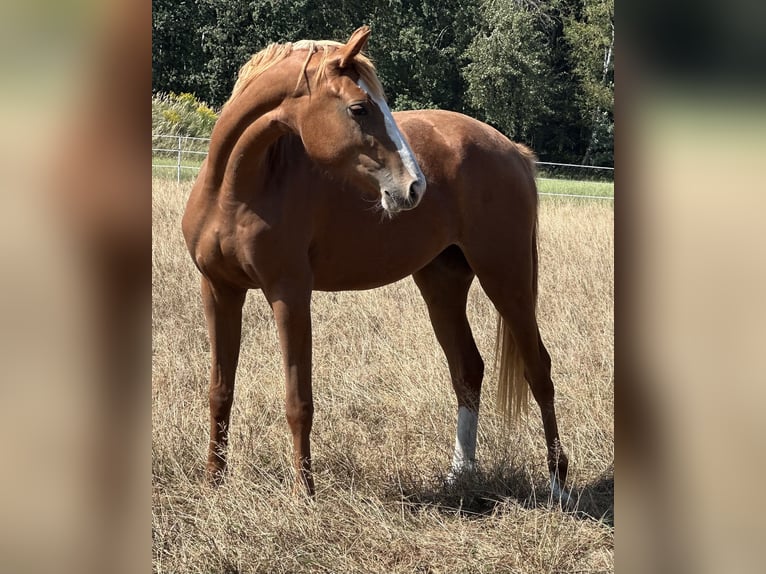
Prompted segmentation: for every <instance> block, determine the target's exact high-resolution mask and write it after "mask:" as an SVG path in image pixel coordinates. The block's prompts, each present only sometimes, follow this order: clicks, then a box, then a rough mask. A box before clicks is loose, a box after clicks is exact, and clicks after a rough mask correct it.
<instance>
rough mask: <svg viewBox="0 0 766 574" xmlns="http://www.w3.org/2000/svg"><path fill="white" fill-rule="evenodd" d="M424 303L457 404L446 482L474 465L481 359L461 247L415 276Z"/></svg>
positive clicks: (469, 277)
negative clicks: (470, 319) (469, 308)
mask: <svg viewBox="0 0 766 574" xmlns="http://www.w3.org/2000/svg"><path fill="white" fill-rule="evenodd" d="M413 278H414V279H415V283H416V284H417V286H418V288H419V289H420V292H421V294H422V295H423V299H424V300H425V302H426V305H427V307H428V314H429V316H430V319H431V324H432V325H433V328H434V333H435V334H436V338H437V340H438V341H439V344H440V346H441V348H442V350H443V351H444V354H445V355H446V358H447V364H448V365H449V371H450V377H451V380H452V386H453V389H454V391H455V395H456V397H457V403H458V415H457V431H456V436H455V450H454V455H453V458H452V469H451V472H450V474H449V478H450V480H451V481H452V480H454V479H455V478H456V477H457V476H459V475H460V474H461V473H463V472H466V471H472V470H474V468H475V458H476V433H477V427H478V422H479V402H480V396H481V383H482V379H483V377H484V362H483V361H482V358H481V355H480V354H479V350H478V349H477V348H476V342H475V341H474V338H473V334H472V333H471V327H470V325H469V324H468V318H467V316H466V301H467V298H468V289H469V287H470V286H471V282H472V281H473V278H474V273H473V271H472V270H471V268H470V267H469V266H468V263H467V262H466V260H465V257H464V256H463V254H462V252H461V251H460V249H459V248H458V247H456V246H452V247H449V248H447V249H446V250H445V251H443V252H442V253H441V254H440V255H439V256H438V257H437V258H436V259H435V260H434V261H432V262H431V263H430V264H429V265H427V266H426V267H424V268H423V269H421V270H420V271H418V272H417V273H415V274H414V275H413Z"/></svg>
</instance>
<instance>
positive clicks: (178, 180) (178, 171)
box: [176, 135, 181, 185]
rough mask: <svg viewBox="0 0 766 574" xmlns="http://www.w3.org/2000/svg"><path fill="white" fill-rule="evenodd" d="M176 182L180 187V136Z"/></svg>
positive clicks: (179, 139) (179, 138)
mask: <svg viewBox="0 0 766 574" xmlns="http://www.w3.org/2000/svg"><path fill="white" fill-rule="evenodd" d="M176 171H177V175H176V181H177V182H178V184H179V185H180V183H181V136H180V135H179V136H178V163H177V164H176Z"/></svg>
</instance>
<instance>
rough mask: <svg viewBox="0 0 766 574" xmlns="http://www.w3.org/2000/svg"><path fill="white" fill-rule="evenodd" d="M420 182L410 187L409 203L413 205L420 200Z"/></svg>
mask: <svg viewBox="0 0 766 574" xmlns="http://www.w3.org/2000/svg"><path fill="white" fill-rule="evenodd" d="M418 187H420V186H419V185H418V182H417V181H416V182H413V184H412V185H410V192H409V194H408V195H407V201H408V202H410V203H411V204H412V203H415V202H416V201H417V200H418Z"/></svg>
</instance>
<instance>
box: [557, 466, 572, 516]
mask: <svg viewBox="0 0 766 574" xmlns="http://www.w3.org/2000/svg"><path fill="white" fill-rule="evenodd" d="M551 500H552V501H553V502H554V503H558V504H559V506H560V507H561V508H563V509H564V510H569V509H571V508H574V506H575V500H574V498H573V497H572V491H571V490H570V489H568V488H564V487H562V486H561V485H560V484H559V480H558V478H557V477H556V475H555V474H551Z"/></svg>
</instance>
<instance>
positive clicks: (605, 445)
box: [152, 179, 614, 573]
mask: <svg viewBox="0 0 766 574" xmlns="http://www.w3.org/2000/svg"><path fill="white" fill-rule="evenodd" d="M188 185H189V184H182V186H180V187H179V186H177V185H176V183H175V182H169V181H166V180H160V179H157V180H155V181H154V238H153V241H154V264H153V293H154V303H153V333H154V338H153V439H152V455H153V462H152V466H153V478H152V485H153V523H152V537H153V546H154V570H155V571H156V572H434V573H436V572H501V571H506V572H530V573H537V572H573V571H588V572H601V571H604V572H608V571H612V570H613V564H614V560H613V492H614V488H613V461H614V446H613V443H614V433H613V405H614V390H613V379H612V376H613V375H612V374H613V300H614V297H613V276H614V267H613V258H612V247H613V234H612V231H613V227H612V226H613V209H612V204H611V202H596V201H592V200H591V201H590V202H587V201H581V202H577V201H572V200H566V199H563V200H558V199H553V200H549V199H544V200H543V201H542V204H541V211H540V265H541V272H540V302H539V317H540V323H541V330H542V333H543V337H544V338H545V340H546V343H547V345H548V348H549V350H550V352H551V355H552V356H553V369H554V381H555V383H556V385H557V386H556V389H557V406H558V413H559V425H560V429H561V434H562V439H563V444H564V446H565V447H566V448H567V450H568V453H569V456H570V460H571V464H570V479H571V484H572V485H573V486H574V494H575V496H577V497H579V507H578V510H577V511H576V512H565V511H562V510H561V509H560V508H558V507H556V506H555V505H551V504H549V502H548V500H547V497H548V495H549V492H550V489H549V486H548V483H547V471H546V464H545V446H544V440H543V432H542V425H541V423H540V420H539V416H538V415H537V410H536V409H534V408H532V409H530V413H531V415H530V416H529V417H528V418H527V419H526V420H525V421H524V422H523V423H522V424H521V425H520V426H519V428H517V429H516V430H515V431H514V432H512V433H511V434H510V435H509V434H508V433H505V432H504V431H503V429H502V425H501V421H500V417H499V416H498V415H495V413H494V409H493V408H492V407H493V405H494V398H495V390H496V387H495V382H494V379H493V378H492V376H489V375H488V376H487V378H486V380H485V383H484V393H483V397H484V408H483V412H482V417H481V420H480V425H479V438H478V452H477V456H478V458H479V464H480V470H479V472H478V473H477V474H476V476H474V477H472V478H469V479H466V480H464V481H462V482H460V483H458V484H456V485H453V486H445V485H444V477H445V474H446V472H447V471H448V467H449V462H450V460H451V455H452V447H453V441H454V434H455V419H456V404H455V398H454V394H453V392H452V390H451V386H450V383H449V376H448V371H447V367H446V363H445V360H444V357H443V355H442V352H441V350H440V349H439V347H438V345H437V343H436V340H435V337H434V335H433V332H432V330H431V326H430V323H429V321H428V317H427V313H426V309H425V305H424V303H423V302H422V300H421V299H420V296H419V294H418V291H417V289H416V288H415V286H414V284H413V282H412V281H411V280H409V279H408V280H405V281H402V282H399V283H396V284H394V285H390V286H388V287H385V288H382V289H377V290H374V291H367V292H349V293H315V294H314V299H313V324H314V394H315V404H316V414H315V422H314V430H313V433H312V440H313V442H312V446H313V453H312V454H313V456H314V467H315V473H316V484H317V499H316V501H315V502H306V501H303V500H300V499H296V498H294V497H293V496H292V494H291V487H292V469H291V462H290V461H291V450H290V449H291V441H290V440H289V435H288V429H287V424H286V422H285V418H284V409H283V376H282V369H281V362H280V355H279V348H278V342H277V335H276V329H275V327H274V324H273V320H272V317H271V313H270V310H269V308H268V306H267V304H266V302H265V301H264V300H263V297H262V295H261V293H260V292H251V293H250V295H249V296H248V302H247V304H246V308H245V319H244V325H243V343H242V354H241V358H240V363H239V370H238V382H237V388H236V394H235V403H234V409H233V413H232V430H231V448H230V472H229V475H228V479H227V481H226V483H225V484H224V486H222V487H221V488H219V489H217V490H212V489H208V488H206V487H203V486H201V481H202V470H203V464H204V460H205V449H206V447H207V432H208V429H207V424H208V423H207V421H208V413H207V377H208V368H209V356H208V346H207V334H206V328H205V323H204V318H203V314H202V308H201V304H200V298H199V294H198V274H197V271H196V269H195V268H194V266H193V264H192V263H191V260H190V259H189V257H188V255H187V253H186V250H185V247H184V244H183V239H182V237H181V234H180V217H181V213H182V210H183V205H184V203H185V199H186V196H187V194H188V191H189V187H188ZM469 316H470V320H471V324H472V327H473V330H474V335H475V337H476V340H477V344H478V346H479V349H480V350H481V352H482V355H483V356H484V358H485V362H486V363H487V365H488V367H491V365H492V363H493V353H492V349H493V344H494V334H495V327H496V324H495V321H496V315H495V311H494V308H493V307H492V305H491V303H490V302H489V300H488V299H487V298H486V297H485V296H484V294H483V293H482V291H481V289H480V287H479V286H478V283H475V284H474V286H473V288H472V291H471V294H470V300H469ZM489 370H490V369H489V368H488V372H489Z"/></svg>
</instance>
